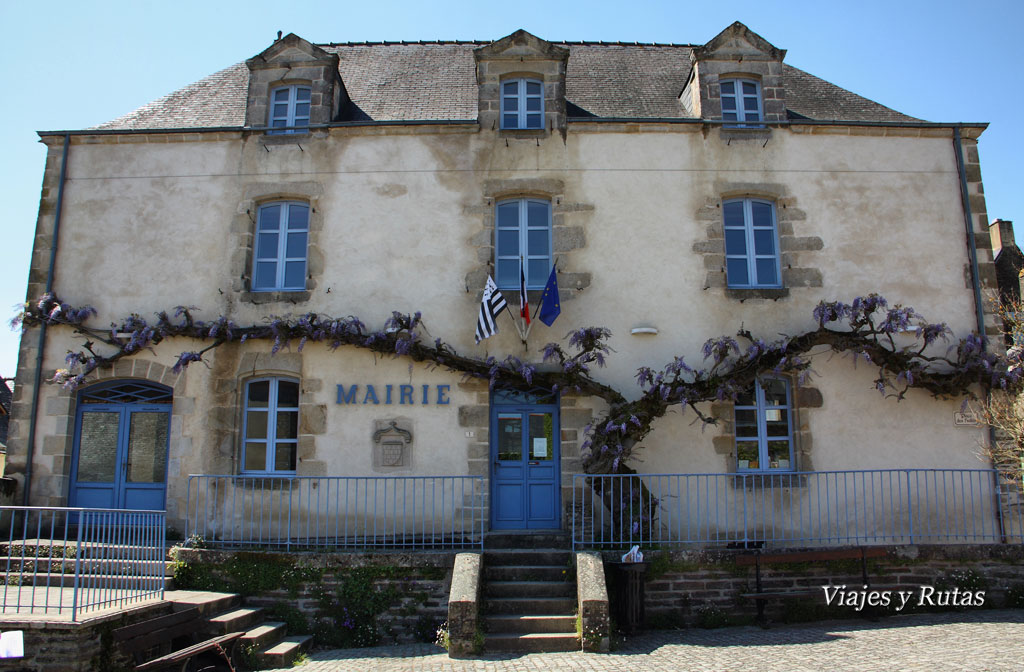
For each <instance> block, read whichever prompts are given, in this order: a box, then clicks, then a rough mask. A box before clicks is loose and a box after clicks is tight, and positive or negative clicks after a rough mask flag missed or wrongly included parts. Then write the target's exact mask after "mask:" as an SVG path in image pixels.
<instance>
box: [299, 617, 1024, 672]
mask: <svg viewBox="0 0 1024 672" xmlns="http://www.w3.org/2000/svg"><path fill="white" fill-rule="evenodd" d="M291 669H293V670H295V672H348V671H350V670H352V671H356V670H358V671H359V672H397V671H399V670H402V671H406V670H409V671H416V672H426V671H428V670H438V671H444V672H506V671H509V672H511V671H516V672H519V671H522V670H555V671H562V670H573V671H576V670H583V671H594V672H598V671H599V672H610V671H612V670H616V671H617V670H623V671H624V672H655V671H657V672H662V671H666V672H667V671H672V672H677V671H679V670H716V671H719V670H743V671H744V672H750V671H751V670H757V671H758V672H774V671H778V672H783V671H785V672H791V671H794V670H828V671H829V672H832V671H840V670H855V671H856V672H863V671H868V670H885V671H886V672H890V671H894V670H927V671H928V672H933V671H940V670H1024V610H1003V611H974V612H963V613H950V614H925V615H908V616H894V617H891V618H887V619H884V620H882V621H878V622H867V621H829V622H824V623H815V624H802V625H795V626H789V625H787V626H782V625H780V626H775V627H772V628H770V629H768V630H763V629H761V628H758V627H740V628H723V629H720V630H675V631H667V630H664V631H655V632H649V633H644V634H642V635H639V636H636V637H630V638H628V639H627V640H626V641H625V642H623V643H622V644H621V645H620V646H619V647H618V648H617V650H616V651H614V652H612V653H609V654H589V653H577V652H573V653H531V654H525V655H507V654H506V655H488V656H483V657H481V658H474V659H466V660H450V659H449V658H448V655H447V654H446V653H445V652H444V651H443V650H441V649H439V648H438V647H435V646H430V645H426V644H414V645H406V646H384V647H376V648H372V649H347V650H334V651H321V652H318V653H315V654H313V655H311V656H310V659H309V661H308V662H306V663H305V664H304V665H302V666H301V667H298V668H291Z"/></svg>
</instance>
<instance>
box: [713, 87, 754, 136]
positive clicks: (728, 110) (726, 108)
mask: <svg viewBox="0 0 1024 672" xmlns="http://www.w3.org/2000/svg"><path fill="white" fill-rule="evenodd" d="M720 86H721V89H722V120H723V121H739V122H760V121H762V119H763V115H762V112H761V83H760V82H757V81H754V80H752V79H723V80H722V81H721V83H720ZM730 126H733V124H730ZM747 126H756V127H760V126H761V124H760V123H755V124H750V123H746V124H744V123H739V124H735V125H734V127H738V128H745V127H747Z"/></svg>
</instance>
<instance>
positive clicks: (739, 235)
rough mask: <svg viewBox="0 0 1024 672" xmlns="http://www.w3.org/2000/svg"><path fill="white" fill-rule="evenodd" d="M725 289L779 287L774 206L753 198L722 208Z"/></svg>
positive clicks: (769, 202)
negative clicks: (726, 286)
mask: <svg viewBox="0 0 1024 672" xmlns="http://www.w3.org/2000/svg"><path fill="white" fill-rule="evenodd" d="M722 215H723V219H724V222H723V224H724V227H725V271H726V279H727V281H728V284H729V287H738V288H741V289H742V288H757V287H768V288H771V287H782V270H781V268H780V265H779V236H778V233H777V231H776V226H775V205H774V204H773V203H772V202H771V201H765V200H761V199H757V198H740V199H735V200H730V201H725V202H724V203H723V204H722Z"/></svg>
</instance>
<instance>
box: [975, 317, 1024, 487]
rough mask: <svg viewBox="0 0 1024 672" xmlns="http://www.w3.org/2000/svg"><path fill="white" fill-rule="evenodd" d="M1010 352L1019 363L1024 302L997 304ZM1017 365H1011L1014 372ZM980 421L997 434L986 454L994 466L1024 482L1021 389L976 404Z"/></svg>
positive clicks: (1023, 395) (994, 392)
mask: <svg viewBox="0 0 1024 672" xmlns="http://www.w3.org/2000/svg"><path fill="white" fill-rule="evenodd" d="M996 303H997V304H998V305H997V308H998V312H999V317H1000V319H1001V320H1002V323H1003V330H1004V334H1005V337H1006V346H1007V348H1008V352H1007V355H1008V360H1016V359H1019V357H1020V355H1021V354H1022V352H1024V302H1022V301H1021V299H1012V300H1006V301H996ZM1013 366H1014V365H1013V364H1010V367H1011V368H1012V367H1013ZM972 410H973V411H974V414H975V416H976V417H977V418H978V420H979V421H980V422H982V423H984V424H985V425H988V426H989V427H991V428H992V429H993V430H995V432H994V433H995V441H994V442H990V443H989V444H987V445H986V448H985V452H987V453H988V455H989V456H990V457H991V458H992V463H993V464H994V465H995V466H996V467H997V468H998V469H999V470H1000V471H1002V472H1003V473H1004V474H1006V476H1007V477H1009V478H1012V479H1013V480H1015V481H1017V482H1021V479H1022V478H1024V391H1021V390H1020V389H1017V388H1009V389H1005V390H1004V389H999V388H993V389H992V390H990V392H989V394H988V396H987V397H986V398H985V399H983V400H980V401H978V402H975V403H974V404H972Z"/></svg>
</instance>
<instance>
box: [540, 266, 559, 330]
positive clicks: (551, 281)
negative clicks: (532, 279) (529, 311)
mask: <svg viewBox="0 0 1024 672" xmlns="http://www.w3.org/2000/svg"><path fill="white" fill-rule="evenodd" d="M556 271H557V267H555V266H552V267H551V275H550V276H548V284H546V285H545V286H544V294H543V295H542V296H541V297H540V312H539V313H537V318H538V319H539V320H540V321H541V322H543V323H544V324H546V325H548V326H549V327H550V326H551V325H552V324H554V323H555V320H556V319H558V316H559V315H561V313H562V307H561V305H560V304H559V301H558V274H557V273H556Z"/></svg>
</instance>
